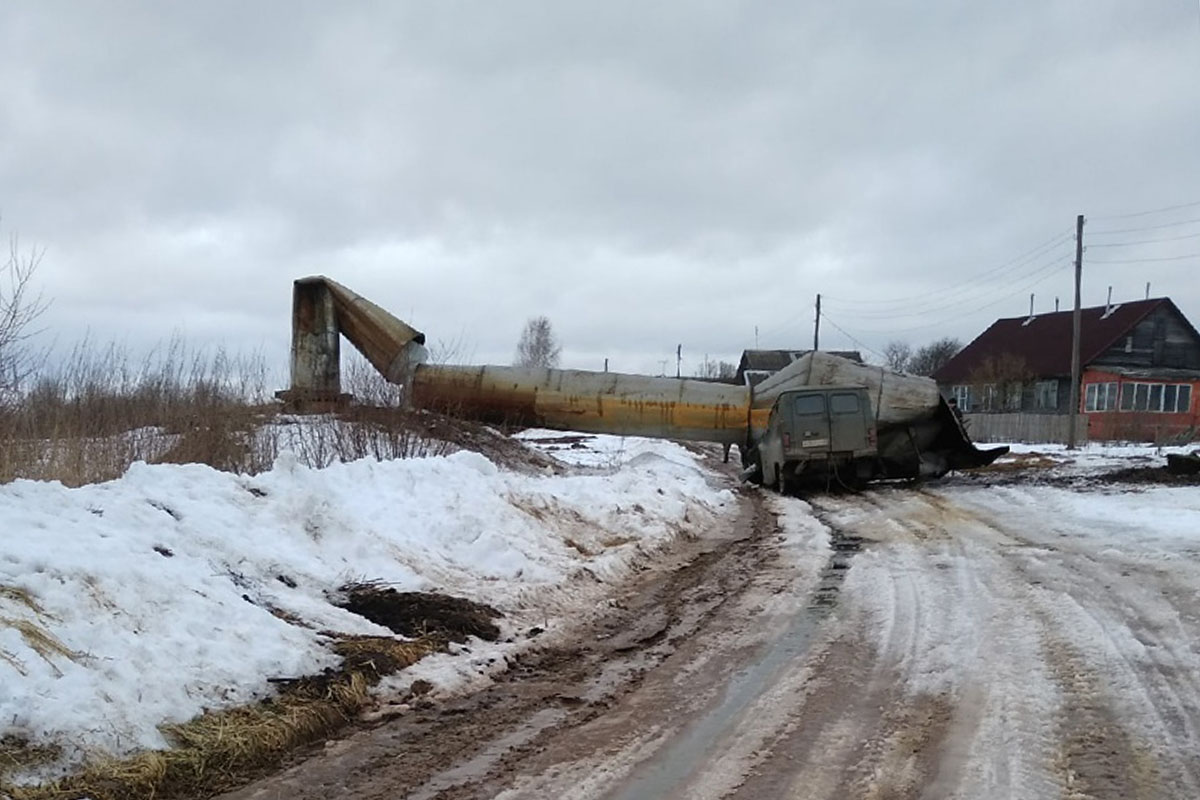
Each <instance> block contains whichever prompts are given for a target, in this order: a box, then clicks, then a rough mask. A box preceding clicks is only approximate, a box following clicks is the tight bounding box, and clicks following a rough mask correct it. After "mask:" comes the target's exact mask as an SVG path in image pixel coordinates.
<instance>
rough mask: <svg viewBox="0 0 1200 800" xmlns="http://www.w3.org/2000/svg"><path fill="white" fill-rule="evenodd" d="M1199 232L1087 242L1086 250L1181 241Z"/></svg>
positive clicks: (1195, 237) (1192, 237) (1195, 235)
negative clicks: (1123, 240)
mask: <svg viewBox="0 0 1200 800" xmlns="http://www.w3.org/2000/svg"><path fill="white" fill-rule="evenodd" d="M1198 238H1200V233H1188V234H1184V235H1183V236H1164V237H1163V238H1161V239H1142V240H1140V241H1136V242H1103V243H1101V244H1089V245H1088V246H1087V249H1088V250H1091V249H1092V248H1094V247H1133V246H1135V245H1140V244H1159V243H1160V242H1181V241H1183V240H1184V239H1198Z"/></svg>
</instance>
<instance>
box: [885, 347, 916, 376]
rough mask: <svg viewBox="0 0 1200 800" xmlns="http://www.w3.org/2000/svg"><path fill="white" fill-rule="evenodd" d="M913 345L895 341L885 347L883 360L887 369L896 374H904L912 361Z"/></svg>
mask: <svg viewBox="0 0 1200 800" xmlns="http://www.w3.org/2000/svg"><path fill="white" fill-rule="evenodd" d="M912 354H913V351H912V345H910V344H909V343H908V342H902V341H900V340H899V339H893V340H892V341H890V342H888V343H887V344H886V345H884V347H883V360H884V364H886V365H887V368H888V369H890V370H892V371H894V372H904V371H906V370H907V369H908V365H909V362H910V361H912Z"/></svg>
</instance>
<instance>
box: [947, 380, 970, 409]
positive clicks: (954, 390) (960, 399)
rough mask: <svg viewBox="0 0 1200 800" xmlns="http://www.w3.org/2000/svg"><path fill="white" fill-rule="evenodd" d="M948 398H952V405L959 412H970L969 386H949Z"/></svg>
mask: <svg viewBox="0 0 1200 800" xmlns="http://www.w3.org/2000/svg"><path fill="white" fill-rule="evenodd" d="M950 396H951V397H952V398H954V405H956V406H958V410H959V411H964V412H965V411H970V410H971V387H970V386H951V387H950Z"/></svg>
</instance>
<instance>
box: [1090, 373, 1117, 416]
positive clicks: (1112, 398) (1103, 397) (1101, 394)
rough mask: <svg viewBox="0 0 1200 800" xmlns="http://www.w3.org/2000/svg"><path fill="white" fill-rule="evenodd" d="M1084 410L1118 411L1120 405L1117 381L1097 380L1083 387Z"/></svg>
mask: <svg viewBox="0 0 1200 800" xmlns="http://www.w3.org/2000/svg"><path fill="white" fill-rule="evenodd" d="M1083 398H1084V400H1083V410H1084V411H1086V412H1088V413H1092V412H1105V411H1116V410H1117V408H1118V406H1119V405H1120V397H1119V393H1118V391H1117V382H1116V381H1097V382H1095V383H1089V384H1086V385H1085V386H1084V387H1083Z"/></svg>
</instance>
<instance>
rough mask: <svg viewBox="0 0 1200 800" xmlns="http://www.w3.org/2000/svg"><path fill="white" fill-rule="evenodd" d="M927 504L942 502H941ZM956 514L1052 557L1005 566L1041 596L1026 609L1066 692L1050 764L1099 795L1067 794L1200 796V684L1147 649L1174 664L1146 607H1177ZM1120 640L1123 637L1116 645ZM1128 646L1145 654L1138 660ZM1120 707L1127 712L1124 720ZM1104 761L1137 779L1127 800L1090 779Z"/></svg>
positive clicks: (1081, 561) (1079, 556) (1102, 567)
mask: <svg viewBox="0 0 1200 800" xmlns="http://www.w3.org/2000/svg"><path fill="white" fill-rule="evenodd" d="M931 496H933V497H937V499H938V501H939V502H940V503H948V501H947V500H946V499H945V498H942V497H938V496H937V495H931ZM956 510H957V513H959V514H962V515H963V516H964V517H965V518H969V519H971V520H972V521H973V522H974V524H976V525H978V526H979V527H981V528H985V529H987V530H988V531H990V532H991V533H993V534H995V535H996V536H997V537H1003V538H1004V539H1006V540H1008V541H1010V542H1013V543H1014V546H1016V547H1020V548H1027V552H1029V553H1033V552H1039V551H1040V552H1043V553H1047V554H1048V556H1049V557H1047V556H1042V557H1040V558H1038V559H1033V558H1032V556H1029V557H1025V558H1011V559H1009V563H1010V566H1011V567H1012V568H1013V569H1014V571H1015V572H1017V573H1018V574H1020V575H1021V576H1022V578H1023V580H1024V581H1025V582H1026V584H1027V585H1028V586H1029V587H1031V589H1032V587H1038V589H1039V590H1038V591H1036V592H1032V591H1031V593H1030V602H1029V604H1030V606H1031V607H1032V608H1034V609H1035V610H1036V616H1037V618H1038V619H1039V620H1040V623H1041V625H1042V626H1043V629H1044V635H1043V643H1044V644H1043V649H1044V651H1045V654H1046V663H1047V664H1048V665H1049V666H1050V667H1051V669H1052V672H1053V674H1054V676H1055V679H1056V681H1058V683H1059V684H1060V687H1061V688H1062V689H1063V695H1064V711H1063V718H1064V722H1063V724H1062V725H1061V728H1062V730H1063V732H1064V733H1063V736H1064V744H1063V747H1062V752H1063V755H1061V756H1060V757H1059V758H1058V759H1057V760H1056V764H1058V765H1060V766H1062V765H1063V764H1066V765H1067V766H1066V767H1065V768H1066V769H1067V770H1068V773H1066V774H1067V775H1068V777H1070V776H1078V775H1083V776H1085V778H1087V776H1089V775H1090V781H1089V780H1084V783H1085V784H1090V785H1095V786H1099V787H1101V788H1099V789H1095V790H1089V791H1092V792H1093V793H1091V794H1078V792H1079V791H1080V790H1079V789H1078V787H1077V786H1076V785H1074V784H1072V785H1071V786H1068V789H1069V791H1072V792H1076V794H1072V795H1071V796H1072V797H1075V796H1079V797H1093V796H1094V797H1101V798H1107V797H1131V798H1142V797H1163V798H1168V797H1169V798H1174V797H1182V796H1187V797H1200V781H1198V775H1200V752H1197V741H1198V739H1197V733H1196V717H1197V716H1198V714H1200V707H1198V705H1197V698H1198V697H1200V685H1198V684H1197V676H1196V675H1195V674H1189V673H1187V672H1184V671H1181V670H1178V669H1176V668H1174V667H1172V666H1168V665H1164V664H1163V663H1162V662H1161V661H1160V660H1159V659H1158V658H1157V657H1154V655H1153V651H1154V650H1156V649H1162V650H1164V651H1166V652H1167V653H1168V658H1171V659H1175V660H1178V658H1177V656H1176V647H1175V646H1174V644H1173V642H1171V641H1170V639H1169V638H1164V637H1163V636H1162V635H1161V634H1156V633H1153V632H1152V631H1153V630H1154V629H1155V628H1156V627H1157V628H1161V626H1156V625H1154V624H1153V623H1152V622H1151V619H1152V618H1153V617H1154V616H1159V617H1161V616H1162V614H1161V612H1162V609H1161V608H1160V609H1158V610H1159V612H1160V613H1159V614H1157V615H1156V614H1155V613H1154V611H1153V610H1152V609H1150V608H1149V606H1148V603H1153V602H1157V603H1163V604H1164V605H1166V607H1167V608H1168V609H1169V611H1168V613H1169V614H1174V616H1175V617H1176V621H1177V622H1179V621H1180V620H1179V615H1178V613H1177V609H1176V608H1175V607H1174V606H1173V605H1172V604H1171V603H1169V602H1167V601H1164V600H1162V599H1161V598H1159V597H1154V598H1153V599H1148V598H1149V597H1150V596H1148V595H1146V594H1144V592H1143V587H1142V586H1141V585H1140V584H1141V580H1139V577H1138V576H1133V575H1131V574H1130V571H1129V570H1128V569H1126V567H1127V566H1128V565H1122V564H1120V563H1113V562H1111V561H1110V560H1106V559H1103V558H1100V557H1098V556H1097V554H1096V553H1094V552H1089V551H1087V550H1085V549H1083V548H1082V547H1080V546H1066V547H1060V546H1054V545H1049V544H1047V543H1044V542H1039V541H1037V540H1035V539H1033V538H1032V537H1030V536H1029V535H1028V534H1026V533H1023V532H1020V531H1015V530H1013V529H1012V526H1011V524H1008V523H1000V522H997V521H995V520H992V519H985V518H983V517H981V516H980V515H978V514H976V513H974V512H973V511H972V510H970V509H967V508H963V507H962V506H957V507H956ZM1154 572H1155V573H1156V574H1157V572H1158V570H1157V569H1156V570H1154ZM1143 577H1144V576H1143ZM1157 577H1159V578H1164V579H1165V578H1166V576H1165V575H1158V576H1157ZM1114 587H1122V588H1118V589H1114ZM1161 594H1163V595H1165V594H1166V593H1165V592H1163V593H1161ZM1189 599H1190V598H1189ZM1081 623H1082V624H1083V625H1086V626H1087V627H1088V628H1089V629H1091V630H1092V631H1093V635H1092V636H1091V637H1087V639H1089V640H1090V641H1086V644H1087V645H1088V647H1087V650H1088V651H1090V652H1088V653H1085V652H1084V650H1083V649H1081V647H1080V644H1079V642H1081V641H1084V640H1081V638H1080V637H1082V636H1083V632H1082V629H1081ZM1139 631H1140V635H1139ZM1117 632H1124V633H1125V634H1127V636H1125V637H1119V636H1118V635H1117ZM1179 632H1182V628H1181V629H1180V631H1179ZM1188 638H1190V637H1186V636H1185V637H1184V640H1185V641H1186V640H1187V639H1188ZM1072 641H1074V642H1076V643H1075V644H1072ZM1131 644H1134V645H1135V646H1136V647H1138V648H1140V649H1141V650H1142V653H1140V654H1139V655H1138V656H1137V657H1135V656H1134V655H1133V653H1132V651H1131V649H1130V645H1131ZM1097 650H1099V652H1097ZM1189 678H1190V680H1189ZM1085 690H1086V691H1085ZM1189 695H1190V697H1191V699H1190V700H1189V699H1187V697H1188V696H1189ZM1097 698H1099V699H1097ZM1101 701H1102V709H1101V710H1097V709H1096V708H1095V706H1096V704H1097V703H1101ZM1118 701H1119V702H1118ZM1118 706H1123V707H1124V709H1125V711H1124V713H1122V712H1121V711H1120V710H1119V709H1118ZM1131 712H1132V713H1133V714H1135V715H1136V720H1137V723H1138V727H1139V728H1142V729H1146V728H1149V731H1148V732H1147V731H1145V730H1143V731H1141V732H1139V733H1134V732H1133V729H1132V728H1130V727H1129V725H1128V723H1122V722H1121V720H1122V719H1123V718H1126V717H1127V716H1128V715H1129V714H1130V713H1131ZM1189 712H1190V714H1189ZM1076 717H1082V718H1086V719H1089V720H1091V727H1090V728H1086V727H1085V730H1092V731H1094V733H1091V734H1081V733H1080V728H1079V727H1078V726H1077V725H1075V724H1074V723H1075V719H1076ZM1105 754H1108V756H1109V757H1112V758H1117V759H1118V760H1121V759H1123V760H1124V763H1125V767H1123V768H1122V769H1123V772H1122V774H1123V775H1129V776H1133V777H1134V778H1135V779H1136V780H1135V781H1134V783H1133V784H1132V785H1131V786H1127V787H1124V789H1123V791H1125V794H1121V793H1119V792H1118V793H1112V792H1110V791H1109V790H1108V789H1107V788H1103V787H1105V786H1107V783H1106V782H1105V781H1104V780H1100V779H1099V778H1097V777H1096V776H1095V775H1094V774H1092V773H1094V772H1095V764H1096V762H1097V761H1101V762H1102V761H1103V760H1104V756H1105ZM1073 761H1079V762H1081V763H1082V764H1084V765H1085V767H1087V768H1086V769H1083V770H1080V769H1077V768H1075V767H1074V766H1071V763H1072V762H1073Z"/></svg>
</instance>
